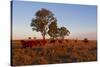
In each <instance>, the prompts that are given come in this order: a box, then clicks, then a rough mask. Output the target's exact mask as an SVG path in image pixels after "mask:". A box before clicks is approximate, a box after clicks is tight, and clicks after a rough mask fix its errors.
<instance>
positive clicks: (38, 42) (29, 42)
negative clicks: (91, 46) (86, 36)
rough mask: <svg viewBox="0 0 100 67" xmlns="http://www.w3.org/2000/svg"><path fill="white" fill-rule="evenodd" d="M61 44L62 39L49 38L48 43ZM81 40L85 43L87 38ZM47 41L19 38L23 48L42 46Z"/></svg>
mask: <svg viewBox="0 0 100 67" xmlns="http://www.w3.org/2000/svg"><path fill="white" fill-rule="evenodd" d="M56 42H58V43H59V44H62V43H63V42H64V40H50V41H49V44H52V43H56ZM65 42H69V40H67V39H66V40H65ZM74 42H77V40H74ZM83 42H85V43H87V42H88V40H83ZM47 43H48V40H21V44H22V46H23V48H26V47H34V46H43V45H45V44H47Z"/></svg>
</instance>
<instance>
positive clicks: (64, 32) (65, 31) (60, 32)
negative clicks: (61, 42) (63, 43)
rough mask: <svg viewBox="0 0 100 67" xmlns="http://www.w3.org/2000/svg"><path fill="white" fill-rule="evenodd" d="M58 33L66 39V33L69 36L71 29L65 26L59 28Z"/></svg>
mask: <svg viewBox="0 0 100 67" xmlns="http://www.w3.org/2000/svg"><path fill="white" fill-rule="evenodd" d="M58 34H59V37H61V38H62V39H64V37H65V36H66V35H67V36H69V34H70V31H69V30H68V29H66V28H65V27H61V28H58Z"/></svg>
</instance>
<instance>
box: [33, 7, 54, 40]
mask: <svg viewBox="0 0 100 67" xmlns="http://www.w3.org/2000/svg"><path fill="white" fill-rule="evenodd" d="M53 21H55V17H54V14H53V13H52V12H51V11H49V10H47V9H44V8H42V9H40V10H38V11H37V12H36V14H35V18H33V19H32V22H31V27H32V30H33V31H34V30H35V31H37V32H40V33H41V35H42V37H43V39H45V35H46V34H47V32H48V30H49V29H48V25H49V24H50V23H51V22H53Z"/></svg>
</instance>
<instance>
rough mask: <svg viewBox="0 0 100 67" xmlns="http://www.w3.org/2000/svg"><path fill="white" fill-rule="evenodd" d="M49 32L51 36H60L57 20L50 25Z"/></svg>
mask: <svg viewBox="0 0 100 67" xmlns="http://www.w3.org/2000/svg"><path fill="white" fill-rule="evenodd" d="M48 34H49V36H50V37H51V38H53V39H54V38H56V37H57V36H58V28H57V20H55V21H53V22H52V23H51V24H50V25H49V30H48Z"/></svg>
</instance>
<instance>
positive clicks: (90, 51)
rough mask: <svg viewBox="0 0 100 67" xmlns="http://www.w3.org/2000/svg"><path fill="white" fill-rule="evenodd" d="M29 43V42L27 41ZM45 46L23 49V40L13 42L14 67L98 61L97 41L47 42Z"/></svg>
mask: <svg viewBox="0 0 100 67" xmlns="http://www.w3.org/2000/svg"><path fill="white" fill-rule="evenodd" d="M26 41H27V40H26ZM46 41H47V43H46V44H45V45H42V46H41V45H36V46H33V47H26V48H23V45H22V43H21V40H12V41H11V43H12V44H11V45H12V47H11V55H12V59H11V60H12V61H11V64H12V65H13V66H19V65H37V64H55V63H73V62H87V61H96V60H97V41H94V40H89V41H88V42H83V41H82V40H64V41H63V42H61V43H60V42H58V41H56V42H53V43H51V42H50V40H46Z"/></svg>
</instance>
